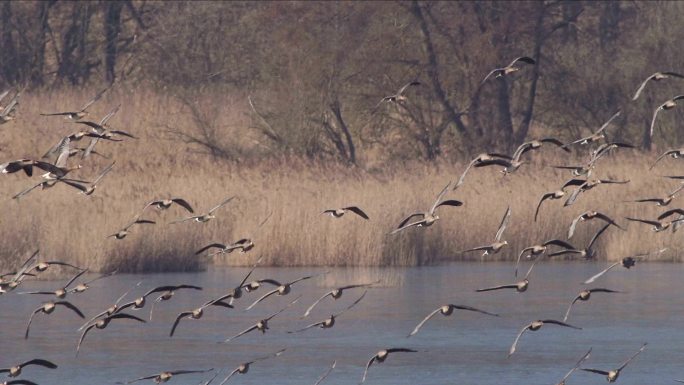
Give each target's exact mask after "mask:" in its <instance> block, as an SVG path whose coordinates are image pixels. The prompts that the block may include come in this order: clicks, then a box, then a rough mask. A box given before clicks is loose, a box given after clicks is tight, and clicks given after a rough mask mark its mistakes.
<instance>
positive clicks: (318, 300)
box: [302, 290, 333, 318]
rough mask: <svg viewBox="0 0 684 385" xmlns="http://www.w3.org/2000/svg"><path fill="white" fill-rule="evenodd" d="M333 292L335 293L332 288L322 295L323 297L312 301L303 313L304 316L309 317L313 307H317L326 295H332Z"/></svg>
mask: <svg viewBox="0 0 684 385" xmlns="http://www.w3.org/2000/svg"><path fill="white" fill-rule="evenodd" d="M332 293H333V292H332V290H331V291H329V292H327V293H325V294H323V295H322V296H321V298H319V299H317V300H316V301H315V302H314V303H312V304H311V306H309V308H308V309H306V311H305V312H304V314H303V315H302V318H306V317H308V316H309V314H311V310H313V308H314V307H316V305H318V303H319V302H321V301H322V300H323V299H324V298H325V297H328V296H332Z"/></svg>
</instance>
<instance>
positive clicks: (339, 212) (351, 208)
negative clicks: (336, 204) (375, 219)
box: [322, 206, 370, 220]
mask: <svg viewBox="0 0 684 385" xmlns="http://www.w3.org/2000/svg"><path fill="white" fill-rule="evenodd" d="M347 211H350V212H352V213H354V214H356V215H358V216H360V217H361V218H363V219H365V220H368V219H370V218H368V215H367V214H366V213H365V212H363V210H361V209H360V208H358V207H357V206H348V207H342V208H339V209H328V210H325V211H323V212H322V214H330V216H331V217H333V218H340V217H342V216H343V215H344V214H345V213H346V212H347Z"/></svg>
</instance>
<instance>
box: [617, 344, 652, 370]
mask: <svg viewBox="0 0 684 385" xmlns="http://www.w3.org/2000/svg"><path fill="white" fill-rule="evenodd" d="M646 345H648V344H646V343H645V344H643V345H641V348H640V349H639V350H637V352H636V353H634V354H633V355H632V356H631V357H629V358H628V359H627V361H625V362H623V363H622V365H620V367H619V368H618V369H617V370H618V371H619V370H622V369H624V368H625V366H627V365H628V364H629V363H630V362H632V360H633V359H635V358H636V356H638V355H639V354H641V352H643V351H644V349H646Z"/></svg>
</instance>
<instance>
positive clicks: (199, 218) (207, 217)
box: [171, 196, 235, 223]
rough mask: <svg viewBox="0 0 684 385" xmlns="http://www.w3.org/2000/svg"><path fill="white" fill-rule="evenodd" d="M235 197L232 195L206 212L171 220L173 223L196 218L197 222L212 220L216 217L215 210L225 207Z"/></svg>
mask: <svg viewBox="0 0 684 385" xmlns="http://www.w3.org/2000/svg"><path fill="white" fill-rule="evenodd" d="M233 198H235V197H234V196H232V197H230V198H227V199H224V200H223V201H222V202H221V203H219V204H218V205H216V206H214V207H212V208H211V209H210V210H209V211H207V212H206V213H205V214H201V215H195V216H192V217H187V218H182V219H178V220H175V221H173V222H171V223H181V222H185V221H191V220H194V221H195V222H208V221H210V220H212V219H214V218H216V215H215V214H214V212H216V210H218V209H220V208H221V207H223V206H224V205H225V204H227V203H228V202H230V201H231V200H233Z"/></svg>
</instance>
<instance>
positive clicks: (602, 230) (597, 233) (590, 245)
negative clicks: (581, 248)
mask: <svg viewBox="0 0 684 385" xmlns="http://www.w3.org/2000/svg"><path fill="white" fill-rule="evenodd" d="M608 227H610V223H608V224H606V225H604V226H603V227H602V228H601V229H600V230H599V231H597V232H596V234H594V236H593V237H592V238H591V240H590V241H589V246H587V250H591V248H592V247H593V246H594V243H595V242H596V240H597V239H598V238H599V237H600V236H601V234H603V232H604V231H606V230H607V229H608Z"/></svg>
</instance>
